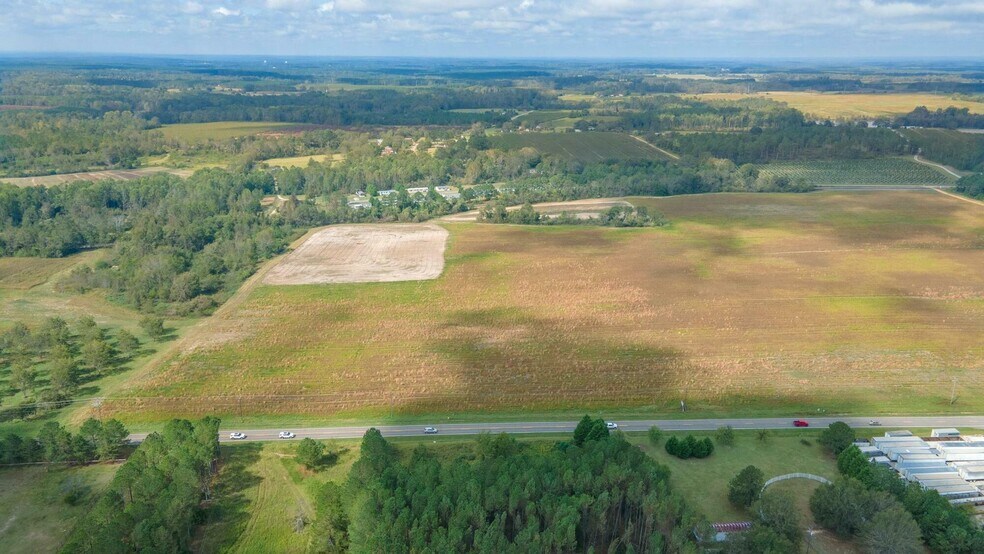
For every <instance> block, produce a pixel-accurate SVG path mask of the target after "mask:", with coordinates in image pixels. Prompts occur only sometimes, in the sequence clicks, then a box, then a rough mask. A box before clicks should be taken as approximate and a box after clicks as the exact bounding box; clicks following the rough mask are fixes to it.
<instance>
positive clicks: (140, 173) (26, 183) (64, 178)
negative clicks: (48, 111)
mask: <svg viewBox="0 0 984 554" xmlns="http://www.w3.org/2000/svg"><path fill="white" fill-rule="evenodd" d="M161 172H166V173H170V174H172V175H177V176H179V177H190V176H191V174H192V171H191V170H189V169H168V168H165V167H144V168H140V169H113V170H107V171H91V172H88V173H62V174H60V175H42V176H40V177H0V182H3V183H10V184H12V185H17V186H19V187H41V186H44V187H50V186H53V185H63V184H65V183H72V182H74V181H102V180H106V179H114V180H118V181H131V180H133V179H139V178H141V177H146V176H148V175H153V174H155V173H161Z"/></svg>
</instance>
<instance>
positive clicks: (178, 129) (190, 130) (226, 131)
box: [160, 121, 304, 142]
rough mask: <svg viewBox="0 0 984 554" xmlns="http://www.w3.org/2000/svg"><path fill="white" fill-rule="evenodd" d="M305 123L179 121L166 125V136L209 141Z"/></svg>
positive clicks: (185, 140) (163, 128)
mask: <svg viewBox="0 0 984 554" xmlns="http://www.w3.org/2000/svg"><path fill="white" fill-rule="evenodd" d="M303 127H304V126H303V125H295V124H291V123H276V122H265V121H216V122H212V123H179V124H177V125H165V126H163V127H161V129H160V131H161V132H162V133H164V137H165V138H168V139H172V140H179V141H183V142H207V141H209V140H225V139H230V138H235V137H245V136H247V135H255V134H258V133H261V132H264V131H275V130H285V131H287V130H297V129H299V128H303Z"/></svg>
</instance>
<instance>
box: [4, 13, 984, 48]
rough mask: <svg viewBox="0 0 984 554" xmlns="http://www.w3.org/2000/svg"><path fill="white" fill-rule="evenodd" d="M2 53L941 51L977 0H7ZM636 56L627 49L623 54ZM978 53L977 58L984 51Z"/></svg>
mask: <svg viewBox="0 0 984 554" xmlns="http://www.w3.org/2000/svg"><path fill="white" fill-rule="evenodd" d="M5 4H6V5H7V6H6V8H7V9H6V10H5V13H4V17H3V18H0V51H2V52H51V53H62V52H79V50H80V48H79V47H80V45H84V46H83V48H82V49H83V50H84V51H85V53H106V54H113V53H118V54H123V53H130V54H135V55H160V56H228V55H241V56H257V55H258V56H263V55H269V56H299V57H305V56H312V57H313V56H344V57H349V56H351V57H389V56H393V55H394V53H397V52H398V53H400V55H401V56H402V55H406V56H413V57H420V58H447V57H449V56H448V54H452V56H450V57H453V58H461V59H505V58H518V59H527V58H534V59H621V58H627V59H646V60H649V59H770V60H771V59H782V60H796V59H802V60H815V59H836V60H845V59H858V58H859V55H858V54H859V53H863V54H864V55H863V59H879V58H889V59H911V58H922V59H939V58H950V57H953V55H954V54H953V53H955V52H984V3H982V2H978V1H974V0H932V1H924V0H836V1H830V0H797V1H786V0H692V1H689V2H683V3H681V2H678V1H675V0H452V1H446V0H371V1H370V0H327V1H326V0H239V1H232V0H187V1H185V0H182V1H160V0H146V1H142V2H139V3H135V2H129V1H126V0H58V1H57V2H46V1H42V0H5ZM627 54H628V55H627ZM978 57H979V55H978Z"/></svg>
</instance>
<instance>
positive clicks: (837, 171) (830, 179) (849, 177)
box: [757, 158, 956, 187]
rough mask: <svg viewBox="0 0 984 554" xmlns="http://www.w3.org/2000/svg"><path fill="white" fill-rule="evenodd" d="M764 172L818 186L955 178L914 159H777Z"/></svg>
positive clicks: (761, 168)
mask: <svg viewBox="0 0 984 554" xmlns="http://www.w3.org/2000/svg"><path fill="white" fill-rule="evenodd" d="M757 167H758V170H759V172H760V173H762V174H764V175H777V176H782V177H788V178H790V179H803V180H805V181H806V182H807V183H808V184H811V185H816V186H827V187H831V186H857V185H866V186H900V185H929V186H937V185H951V184H953V183H954V181H956V177H954V176H952V175H950V174H948V173H946V172H944V171H941V170H939V169H936V168H934V167H930V166H927V165H924V164H920V163H918V162H916V161H914V160H912V159H911V158H876V159H872V160H834V161H812V162H775V163H769V164H762V165H759V166H757Z"/></svg>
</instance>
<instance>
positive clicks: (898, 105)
mask: <svg viewBox="0 0 984 554" xmlns="http://www.w3.org/2000/svg"><path fill="white" fill-rule="evenodd" d="M697 96H698V97H699V98H701V99H703V100H737V99H741V98H749V97H751V96H758V97H762V98H768V99H771V100H775V101H777V102H785V103H786V104H788V105H789V107H791V108H796V109H797V110H800V111H801V112H803V113H804V114H805V115H807V116H808V117H809V116H812V117H817V118H821V119H844V118H855V117H882V116H892V115H900V114H904V113H908V112H911V111H912V110H913V109H915V108H917V107H919V106H925V107H926V108H928V109H930V110H936V109H939V108H948V107H950V106H953V107H957V108H968V109H969V110H970V112H971V113H984V102H977V101H973V100H963V99H960V98H955V97H952V96H947V95H942V94H930V93H884V94H870V93H869V94H864V93H829V92H791V91H770V92H758V93H752V94H742V93H736V92H725V93H708V94H700V95H697Z"/></svg>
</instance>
